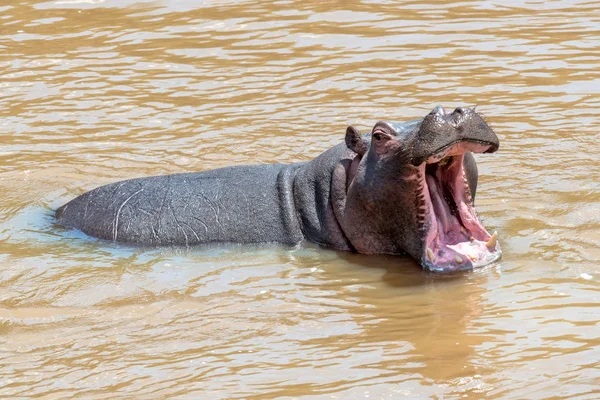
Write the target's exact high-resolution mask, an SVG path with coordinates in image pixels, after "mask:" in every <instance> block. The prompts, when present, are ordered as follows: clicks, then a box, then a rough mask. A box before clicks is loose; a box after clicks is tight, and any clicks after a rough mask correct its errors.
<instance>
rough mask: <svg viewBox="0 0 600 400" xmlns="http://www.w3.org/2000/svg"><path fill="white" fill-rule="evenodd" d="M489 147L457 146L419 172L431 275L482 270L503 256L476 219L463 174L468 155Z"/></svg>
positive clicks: (424, 257) (464, 144) (445, 151)
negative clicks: (421, 183) (464, 270)
mask: <svg viewBox="0 0 600 400" xmlns="http://www.w3.org/2000/svg"><path fill="white" fill-rule="evenodd" d="M488 147H489V146H487V145H483V144H476V143H469V142H460V143H457V144H455V145H453V146H451V147H449V148H448V149H445V150H444V151H442V152H440V153H437V154H436V155H434V156H432V157H430V158H429V159H428V160H427V161H426V163H424V164H423V165H422V166H421V168H423V170H424V171H423V172H424V175H425V182H424V185H423V186H424V188H423V189H424V194H425V196H424V197H425V203H426V209H427V214H428V215H427V220H428V229H427V233H426V237H425V246H424V250H423V251H424V254H423V260H424V264H425V265H426V267H427V268H428V269H430V270H433V271H454V270H462V269H473V268H478V267H482V266H484V265H487V264H490V263H492V262H494V261H496V260H498V259H499V258H500V256H501V254H502V252H501V251H500V245H499V244H498V242H497V241H496V240H492V241H491V242H490V243H488V241H490V238H491V236H492V235H490V234H489V233H488V232H487V231H486V230H485V228H484V227H483V225H482V223H481V221H480V220H479V218H478V217H477V214H476V212H475V208H474V206H473V200H472V197H471V193H470V190H469V186H468V184H467V181H466V176H465V173H464V170H463V159H464V154H465V152H467V151H474V152H478V153H479V152H484V151H485V150H487V149H488Z"/></svg>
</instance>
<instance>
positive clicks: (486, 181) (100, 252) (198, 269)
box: [0, 0, 600, 399]
mask: <svg viewBox="0 0 600 400" xmlns="http://www.w3.org/2000/svg"><path fill="white" fill-rule="evenodd" d="M599 37H600V8H599V7H598V4H597V2H592V1H568V2H567V1H551V2H550V1H546V2H542V1H511V2H505V1H482V2H479V1H477V2H475V1H461V2H454V1H443V2H441V1H434V2H422V1H418V0H415V1H402V2H388V1H384V0H381V1H380V0H374V1H362V2H360V1H355V2H336V1H320V2H315V1H281V2H270V1H264V2H256V1H247V2H243V1H210V0H208V1H192V0H186V1H162V0H161V1H148V2H143V1H140V2H137V1H131V0H127V1H117V0H111V1H109V0H106V1H103V0H89V1H83V0H57V1H28V0H20V1H16V0H15V1H13V0H7V1H4V2H2V5H0V193H1V196H0V265H1V266H2V267H1V268H0V397H2V398H43V399H63V398H84V399H114V398H139V399H143V398H173V399H184V398H190V399H191V398H206V399H232V398H240V399H241V398H244V399H271V398H302V399H321V398H338V399H354V398H371V399H373V398H377V399H379V398H394V399H398V398H418V399H424V398H431V399H441V398H444V399H453V398H463V397H464V398H488V399H522V398H553V399H597V398H599V397H600V389H599V388H600V366H599V360H600V325H599V322H598V320H599V315H600V314H599V305H600V267H599V266H600V262H599V261H600V183H599V182H600V162H598V154H600V144H599V143H600V140H599V139H600V135H599V133H598V132H599V127H600V114H599V113H598V109H599V108H600V96H599V95H600V70H599V69H598V59H599V57H600V44H599V43H600V42H599V41H598V38H599ZM437 104H442V105H444V106H445V107H446V108H448V109H451V108H453V107H456V106H459V105H461V106H473V105H478V110H479V111H481V112H482V113H483V114H485V115H486V119H487V121H488V122H489V123H490V124H491V126H492V127H493V128H494V129H495V131H496V132H497V134H498V136H499V137H500V140H501V148H500V151H499V152H498V153H496V154H492V155H482V156H478V162H479V170H480V180H479V182H480V184H479V190H478V197H477V207H478V211H479V214H480V216H481V218H482V219H483V221H484V224H485V225H486V226H487V227H488V229H489V230H490V231H494V230H497V231H498V233H499V236H500V240H501V242H502V246H503V251H504V258H503V259H502V260H501V262H500V263H498V264H497V265H494V266H493V267H490V268H486V269H483V270H480V271H476V272H474V273H468V274H463V275H459V276H452V277H448V276H436V275H431V274H427V273H424V272H422V271H421V270H420V269H419V268H418V267H417V265H416V264H415V263H414V262H413V261H411V260H410V259H407V258H403V257H384V256H362V255H356V254H349V253H343V252H335V251H330V250H325V249H321V248H319V247H317V246H314V245H307V246H303V247H298V248H287V247H281V246H271V245H267V246H255V247H247V246H216V247H215V246H213V247H205V248H199V249H193V250H190V251H186V252H183V251H165V250H142V249H134V248H129V247H125V246H119V245H114V244H110V243H107V242H102V241H98V240H94V239H90V238H86V237H85V236H83V235H81V234H78V233H77V232H66V231H64V230H61V229H58V228H57V227H55V226H54V225H53V220H52V210H53V209H55V208H56V207H58V206H60V205H62V204H63V203H65V202H66V201H68V200H69V199H71V198H73V197H74V196H76V195H78V194H81V193H83V192H84V191H86V190H89V189H91V188H93V187H96V186H99V185H101V184H105V183H109V182H113V181H117V180H121V179H127V178H134V177H140V176H148V175H158V174H167V173H179V172H191V171H200V170H205V169H210V168H217V167H222V166H226V165H240V164H248V163H275V162H298V161H306V160H310V159H312V158H314V157H315V156H317V155H318V154H320V153H321V152H322V151H324V150H325V149H327V148H329V147H331V146H333V145H335V144H337V143H339V142H341V141H342V140H343V135H344V132H345V129H346V126H347V125H348V124H353V125H355V126H357V127H359V129H361V130H362V131H366V130H368V129H370V128H371V127H372V126H373V124H374V123H375V122H376V121H378V120H380V119H387V120H394V121H404V120H408V119H413V118H417V117H421V116H423V115H424V114H426V113H427V112H429V110H431V109H432V108H433V107H434V106H435V105H437Z"/></svg>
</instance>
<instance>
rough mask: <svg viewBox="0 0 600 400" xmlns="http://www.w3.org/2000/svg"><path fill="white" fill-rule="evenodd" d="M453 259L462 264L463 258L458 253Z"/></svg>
mask: <svg viewBox="0 0 600 400" xmlns="http://www.w3.org/2000/svg"><path fill="white" fill-rule="evenodd" d="M454 261H456V262H457V263H458V264H462V262H463V259H462V258H461V257H460V256H459V255H458V254H455V255H454Z"/></svg>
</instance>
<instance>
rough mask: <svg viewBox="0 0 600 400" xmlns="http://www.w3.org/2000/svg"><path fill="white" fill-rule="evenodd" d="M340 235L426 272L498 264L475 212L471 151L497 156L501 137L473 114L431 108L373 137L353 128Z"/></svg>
mask: <svg viewBox="0 0 600 400" xmlns="http://www.w3.org/2000/svg"><path fill="white" fill-rule="evenodd" d="M346 144H347V146H348V147H349V148H350V149H351V150H352V151H354V152H355V153H357V157H356V158H355V160H354V162H353V166H352V167H351V168H350V171H351V173H350V174H349V179H348V188H347V197H346V204H345V207H344V211H343V217H342V221H341V226H342V229H343V230H344V233H345V235H346V236H347V238H348V240H349V241H350V243H351V244H352V246H353V247H354V248H355V249H356V250H357V251H358V252H361V253H388V254H406V253H408V254H410V255H411V256H412V257H413V258H415V259H416V260H417V261H418V262H419V263H420V264H421V265H422V266H423V268H424V269H427V270H431V271H455V270H463V269H472V268H475V267H480V266H483V265H487V264H489V263H491V262H494V261H495V260H497V259H499V258H500V255H501V251H500V245H499V244H498V242H497V240H496V233H495V232H494V234H493V235H490V234H489V233H488V232H487V231H486V229H485V228H484V227H483V225H482V223H481V221H480V220H479V218H478V216H477V213H476V212H475V208H474V203H473V198H474V194H475V193H474V192H475V186H476V184H477V170H476V165H475V163H474V161H473V159H472V156H471V155H470V154H468V152H473V153H492V152H495V151H496V150H497V149H498V147H499V142H498V138H497V137H496V135H495V134H494V132H493V131H492V129H491V128H490V127H489V126H488V125H487V124H486V123H485V121H484V120H483V118H482V117H481V116H480V115H479V114H478V113H477V112H475V111H474V110H472V109H465V108H457V109H455V110H454V111H453V112H451V113H446V112H445V110H444V109H443V107H441V106H438V107H436V108H434V109H433V111H431V112H430V113H429V114H428V115H427V116H426V117H425V118H422V119H419V120H414V121H410V122H406V123H401V124H400V123H393V122H387V121H380V122H377V123H376V124H375V126H374V127H373V129H372V131H371V133H370V134H369V135H364V136H362V135H360V133H359V132H358V131H357V130H356V129H355V128H353V127H348V129H347V131H346Z"/></svg>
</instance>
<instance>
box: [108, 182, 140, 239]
mask: <svg viewBox="0 0 600 400" xmlns="http://www.w3.org/2000/svg"><path fill="white" fill-rule="evenodd" d="M143 191H144V188H141V189H140V190H138V191H137V192H135V193H134V194H132V195H131V196H129V197H128V198H126V199H125V201H124V202H123V203H121V205H120V206H119V209H118V210H117V213H116V215H115V219H114V220H113V242H116V241H117V235H118V233H119V215H121V211H122V210H123V207H125V204H127V203H128V202H129V200H131V199H132V198H133V197H134V196H136V195H137V194H139V193H141V192H143Z"/></svg>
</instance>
